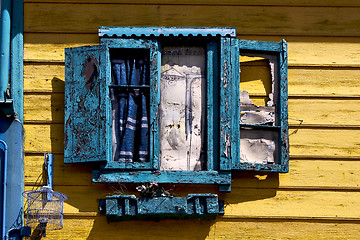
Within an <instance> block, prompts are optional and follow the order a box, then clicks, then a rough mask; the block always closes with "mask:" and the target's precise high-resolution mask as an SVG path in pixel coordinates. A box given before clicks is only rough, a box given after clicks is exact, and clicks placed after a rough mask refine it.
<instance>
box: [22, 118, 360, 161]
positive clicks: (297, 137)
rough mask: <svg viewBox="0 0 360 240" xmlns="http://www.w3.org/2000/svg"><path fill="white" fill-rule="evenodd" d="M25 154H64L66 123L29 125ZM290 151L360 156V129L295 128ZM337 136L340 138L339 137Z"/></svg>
mask: <svg viewBox="0 0 360 240" xmlns="http://www.w3.org/2000/svg"><path fill="white" fill-rule="evenodd" d="M24 128H25V134H26V139H25V153H45V152H52V153H63V149H64V144H63V140H64V127H63V124H25V125H24ZM289 134H290V154H291V155H297V156H301V155H304V156H307V155H313V156H349V157H355V156H360V148H358V147H356V146H360V130H354V129H317V128H313V129H312V128H311V129H309V128H306V129H302V128H301V127H291V128H290V129H289ZM335 136H336V137H335Z"/></svg>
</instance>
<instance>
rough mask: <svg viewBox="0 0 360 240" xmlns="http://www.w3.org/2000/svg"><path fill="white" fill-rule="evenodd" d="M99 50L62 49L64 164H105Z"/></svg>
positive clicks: (103, 96) (86, 47) (104, 119)
mask: <svg viewBox="0 0 360 240" xmlns="http://www.w3.org/2000/svg"><path fill="white" fill-rule="evenodd" d="M104 53H105V51H104V49H101V46H85V47H77V48H68V49H65V136H64V138H65V142H64V161H65V163H75V162H94V161H106V160H107V159H106V127H105V125H106V124H107V119H106V114H105V106H104V104H105V103H104V99H105V94H104V93H105V91H104V89H105V80H104V79H103V76H102V71H101V67H100V66H101V58H102V57H101V56H100V55H101V54H104Z"/></svg>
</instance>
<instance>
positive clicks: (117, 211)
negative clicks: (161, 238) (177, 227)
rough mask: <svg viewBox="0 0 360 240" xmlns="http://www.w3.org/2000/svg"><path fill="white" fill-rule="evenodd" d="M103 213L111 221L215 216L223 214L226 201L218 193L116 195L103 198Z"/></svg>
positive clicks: (101, 208)
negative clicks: (143, 195) (161, 195)
mask: <svg viewBox="0 0 360 240" xmlns="http://www.w3.org/2000/svg"><path fill="white" fill-rule="evenodd" d="M99 209H100V212H101V213H103V214H106V216H107V220H108V221H109V222H116V221H124V220H160V219H165V218H172V219H174V218H175V219H214V218H216V217H217V216H218V215H219V214H224V202H223V201H221V200H219V199H218V196H217V195H216V194H189V195H188V196H187V197H158V198H136V197H135V196H134V195H114V196H108V197H106V199H102V200H100V203H99Z"/></svg>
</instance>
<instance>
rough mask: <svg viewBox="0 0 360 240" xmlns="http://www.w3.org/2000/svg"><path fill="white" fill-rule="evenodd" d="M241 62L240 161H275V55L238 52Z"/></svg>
mask: <svg viewBox="0 0 360 240" xmlns="http://www.w3.org/2000/svg"><path fill="white" fill-rule="evenodd" d="M240 64H241V67H240V69H241V70H240V110H241V113H240V128H241V131H240V162H249V163H260V164H268V163H270V164H272V163H278V159H279V127H278V126H279V119H278V114H277V113H278V111H279V110H278V101H279V98H278V89H277V88H276V86H278V72H277V70H276V69H278V57H277V56H276V55H270V54H259V53H251V52H241V55H240Z"/></svg>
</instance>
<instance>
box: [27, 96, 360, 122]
mask: <svg viewBox="0 0 360 240" xmlns="http://www.w3.org/2000/svg"><path fill="white" fill-rule="evenodd" d="M263 99H265V98H260V99H258V98H256V97H255V98H253V100H254V102H255V103H256V102H261V101H262V100H263ZM24 112H25V118H24V121H25V122H27V123H28V122H31V123H36V122H40V123H44V122H45V123H50V122H52V123H63V122H64V94H62V93H52V94H48V93H46V94H38V93H26V94H25V95H24ZM289 123H290V125H292V126H299V127H300V128H301V124H313V125H316V124H317V125H333V126H341V125H344V124H346V125H356V126H360V99H357V98H355V99H350V100H344V99H336V98H335V99H311V98H310V99H296V98H291V99H289Z"/></svg>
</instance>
